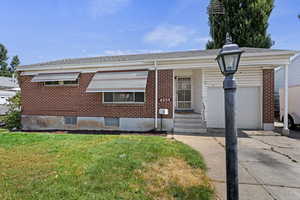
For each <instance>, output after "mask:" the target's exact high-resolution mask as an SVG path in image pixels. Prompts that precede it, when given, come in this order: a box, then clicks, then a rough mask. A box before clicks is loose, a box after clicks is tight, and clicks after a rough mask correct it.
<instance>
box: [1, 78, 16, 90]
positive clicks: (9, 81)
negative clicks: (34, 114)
mask: <svg viewBox="0 0 300 200" xmlns="http://www.w3.org/2000/svg"><path fill="white" fill-rule="evenodd" d="M18 87H19V85H18V83H17V81H16V79H13V78H10V77H3V76H0V88H7V89H8V88H18Z"/></svg>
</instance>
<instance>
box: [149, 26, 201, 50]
mask: <svg viewBox="0 0 300 200" xmlns="http://www.w3.org/2000/svg"><path fill="white" fill-rule="evenodd" d="M195 33H196V32H195V31H194V30H192V29H189V28H187V27H185V26H179V25H161V26H158V27H156V28H155V29H154V30H152V31H151V32H149V33H147V34H146V35H145V37H144V41H145V42H148V43H152V44H160V45H163V46H167V47H176V46H178V45H181V44H184V43H186V42H188V41H189V40H190V38H191V37H192V36H193V35H194V34H195Z"/></svg>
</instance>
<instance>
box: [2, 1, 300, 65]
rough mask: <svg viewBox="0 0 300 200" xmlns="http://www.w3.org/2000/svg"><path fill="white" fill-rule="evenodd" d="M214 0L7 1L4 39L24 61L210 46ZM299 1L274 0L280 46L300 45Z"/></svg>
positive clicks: (272, 29)
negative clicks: (209, 9)
mask: <svg viewBox="0 0 300 200" xmlns="http://www.w3.org/2000/svg"><path fill="white" fill-rule="evenodd" d="M208 3H209V0H26V1H20V0H2V1H1V12H0V19H1V28H0V43H2V44H4V45H5V46H6V48H7V49H8V54H9V56H10V57H12V56H14V55H18V56H19V57H20V60H21V64H31V63H37V62H44V61H51V60H56V59H64V58H77V57H92V56H102V55H118V54H135V53H148V52H165V51H180V50H195V49H198V50H199V49H205V44H206V42H207V40H208V39H209V38H210V36H209V27H208V16H207V6H208ZM298 14H300V0H275V9H274V10H273V12H272V14H271V17H270V20H269V28H268V33H270V34H271V37H272V39H273V40H274V41H275V45H274V46H273V47H272V48H276V49H293V50H300V37H299V35H300V20H299V19H298V18H297V15H298Z"/></svg>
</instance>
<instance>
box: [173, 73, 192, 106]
mask: <svg viewBox="0 0 300 200" xmlns="http://www.w3.org/2000/svg"><path fill="white" fill-rule="evenodd" d="M191 109H192V84H191V77H177V78H176V110H191Z"/></svg>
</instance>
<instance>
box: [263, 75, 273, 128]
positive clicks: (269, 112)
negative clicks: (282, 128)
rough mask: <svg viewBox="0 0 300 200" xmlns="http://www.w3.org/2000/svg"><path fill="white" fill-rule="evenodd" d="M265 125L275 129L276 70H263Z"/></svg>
mask: <svg viewBox="0 0 300 200" xmlns="http://www.w3.org/2000/svg"><path fill="white" fill-rule="evenodd" d="M263 125H264V130H273V129H274V70H273V69H263Z"/></svg>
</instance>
